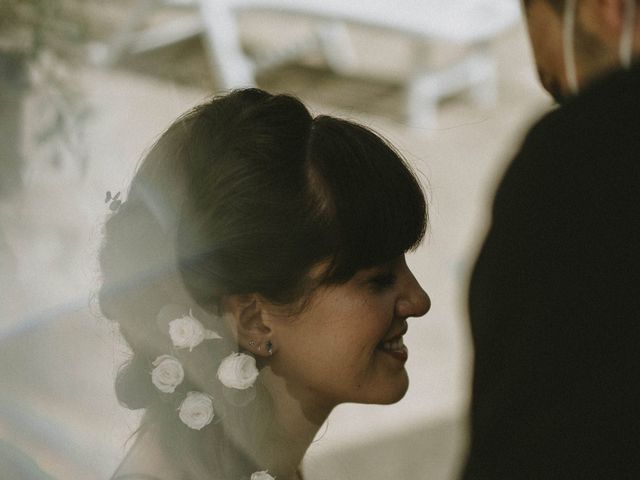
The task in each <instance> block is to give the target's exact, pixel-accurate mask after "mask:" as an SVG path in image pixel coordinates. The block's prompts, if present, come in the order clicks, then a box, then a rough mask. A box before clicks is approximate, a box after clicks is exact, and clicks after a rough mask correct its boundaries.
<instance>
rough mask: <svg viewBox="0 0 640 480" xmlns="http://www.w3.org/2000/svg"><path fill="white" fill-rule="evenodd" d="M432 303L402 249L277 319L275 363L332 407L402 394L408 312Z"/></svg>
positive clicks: (295, 385)
mask: <svg viewBox="0 0 640 480" xmlns="http://www.w3.org/2000/svg"><path fill="white" fill-rule="evenodd" d="M430 306H431V302H430V299H429V297H428V295H427V294H426V293H425V291H424V290H423V289H422V288H421V287H420V285H419V284H418V282H417V280H416V279H415V277H414V276H413V274H412V273H411V270H409V267H408V266H407V264H406V262H405V258H404V255H403V256H401V257H399V258H397V259H395V260H393V261H391V262H388V263H385V264H382V265H379V266H376V267H373V268H369V269H365V270H360V271H358V272H357V273H356V274H355V275H354V276H353V277H352V278H351V279H350V280H349V281H348V282H347V283H345V284H341V285H330V286H321V287H319V288H317V289H316V290H315V291H314V292H313V294H312V296H311V298H310V300H309V303H308V305H307V307H306V308H305V309H304V310H303V311H302V312H301V313H299V314H297V315H295V316H293V317H291V316H289V317H282V318H277V319H276V320H275V321H274V326H277V328H276V329H275V330H274V331H273V337H272V340H273V344H274V355H273V357H272V358H271V362H270V365H271V369H272V371H273V373H274V374H276V375H278V376H280V377H283V378H284V379H285V380H286V382H287V387H288V389H289V391H290V393H291V394H292V395H293V396H295V397H297V398H299V399H300V400H303V399H305V398H306V399H313V401H315V402H318V404H319V405H323V406H325V407H328V408H332V407H333V406H335V405H337V404H339V403H343V402H358V403H378V404H388V403H394V402H397V401H398V400H400V399H401V398H402V397H403V396H404V394H405V392H406V391H407V387H408V385H409V380H408V376H407V372H406V370H405V362H406V361H407V357H408V352H407V348H406V347H405V346H404V344H403V342H402V337H403V335H404V334H405V333H406V332H407V321H406V320H407V318H408V317H420V316H422V315H424V314H425V313H426V312H427V311H428V310H429V308H430Z"/></svg>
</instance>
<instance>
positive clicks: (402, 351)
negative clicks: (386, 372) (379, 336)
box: [378, 335, 409, 362]
mask: <svg viewBox="0 0 640 480" xmlns="http://www.w3.org/2000/svg"><path fill="white" fill-rule="evenodd" d="M378 349H379V350H381V351H383V352H384V353H386V354H388V355H390V356H392V357H393V358H395V359H397V360H400V361H402V362H406V361H407V359H408V358H409V350H408V349H407V347H406V345H405V344H404V341H403V338H402V335H399V336H397V337H394V338H392V339H390V340H387V341H383V342H380V344H379V345H378Z"/></svg>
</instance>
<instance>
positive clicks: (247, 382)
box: [218, 353, 260, 390]
mask: <svg viewBox="0 0 640 480" xmlns="http://www.w3.org/2000/svg"><path fill="white" fill-rule="evenodd" d="M259 373H260V372H258V369H257V367H256V359H255V358H253V357H252V356H251V355H247V354H245V353H232V354H231V355H229V356H228V357H225V358H224V359H223V360H222V362H221V363H220V367H218V380H220V381H221V382H222V384H223V385H224V386H225V387H229V388H236V389H238V390H246V389H247V388H249V387H251V386H252V385H253V384H254V383H255V381H256V378H258V374H259Z"/></svg>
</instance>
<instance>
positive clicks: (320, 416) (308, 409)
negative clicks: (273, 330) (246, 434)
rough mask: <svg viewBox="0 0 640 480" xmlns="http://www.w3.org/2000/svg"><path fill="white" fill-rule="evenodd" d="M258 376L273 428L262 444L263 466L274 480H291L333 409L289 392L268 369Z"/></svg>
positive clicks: (310, 398)
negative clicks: (271, 413) (269, 401)
mask: <svg viewBox="0 0 640 480" xmlns="http://www.w3.org/2000/svg"><path fill="white" fill-rule="evenodd" d="M262 375H263V384H264V385H265V387H266V388H267V390H268V391H269V394H270V395H271V398H272V399H273V408H274V415H275V425H276V427H274V429H273V431H271V432H269V433H268V439H267V441H266V442H265V444H266V445H265V447H266V449H265V452H264V453H265V463H266V465H268V466H269V471H270V472H273V473H274V474H276V476H277V478H278V480H294V479H297V478H298V476H297V470H298V467H299V465H300V463H301V462H302V458H303V457H304V454H305V452H306V451H307V448H309V445H310V444H311V442H312V441H313V439H314V438H315V436H316V433H318V430H319V429H320V427H321V426H322V424H323V423H324V421H325V420H326V419H327V417H328V416H329V413H331V410H332V409H333V406H329V405H320V404H318V403H317V400H318V399H317V397H314V396H313V395H311V394H309V393H304V392H294V391H292V389H291V387H290V386H288V385H287V384H286V382H285V381H284V379H283V378H282V377H278V376H276V375H275V374H273V372H272V371H271V369H269V368H268V367H267V368H265V369H264V371H263V373H262Z"/></svg>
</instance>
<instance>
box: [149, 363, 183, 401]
mask: <svg viewBox="0 0 640 480" xmlns="http://www.w3.org/2000/svg"><path fill="white" fill-rule="evenodd" d="M153 366H154V367H155V368H154V369H153V370H152V371H151V381H152V382H153V384H154V385H155V386H156V388H157V389H158V390H160V391H161V392H164V393H173V392H175V390H176V387H177V386H178V385H180V384H181V383H182V380H184V369H183V368H182V364H181V363H180V362H179V361H178V359H177V358H175V357H172V356H171V355H161V356H159V357H158V358H156V359H155V360H154V361H153Z"/></svg>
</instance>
